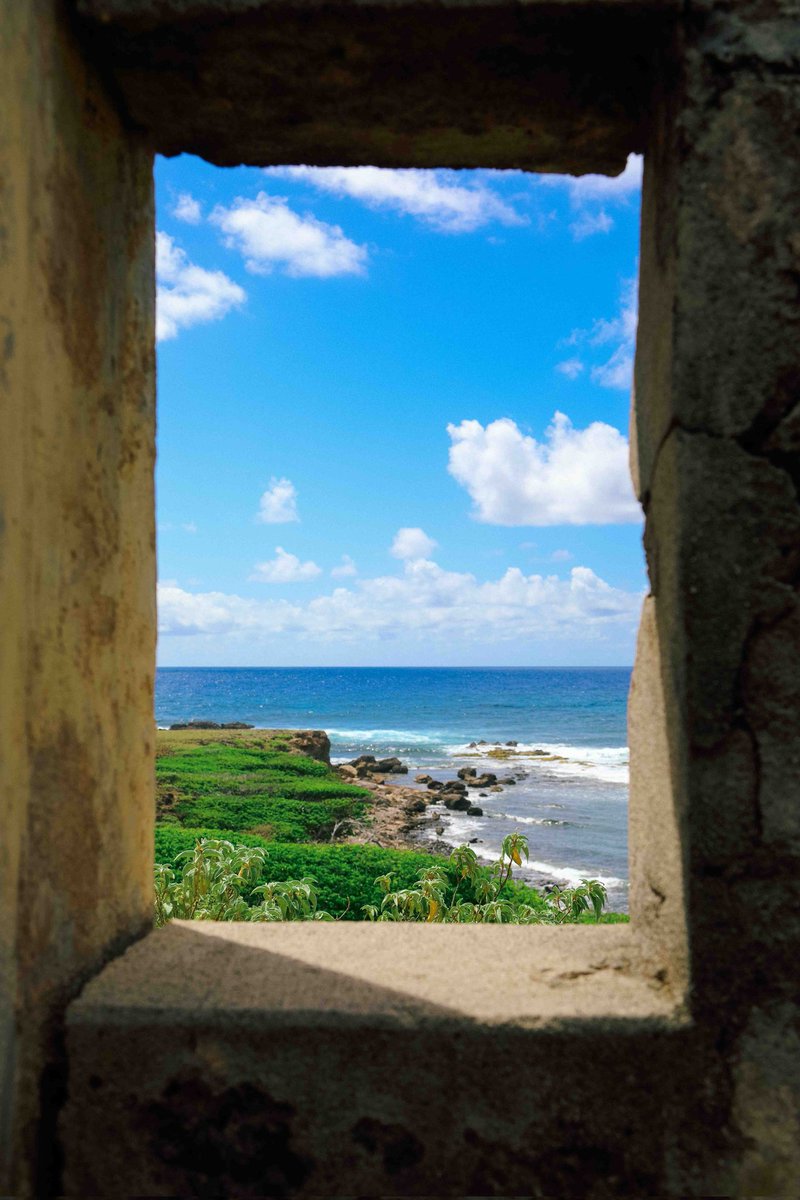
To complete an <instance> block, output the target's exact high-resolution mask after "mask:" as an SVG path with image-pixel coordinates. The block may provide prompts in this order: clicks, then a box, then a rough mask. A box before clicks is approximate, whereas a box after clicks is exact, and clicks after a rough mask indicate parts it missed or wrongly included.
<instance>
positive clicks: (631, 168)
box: [540, 154, 643, 242]
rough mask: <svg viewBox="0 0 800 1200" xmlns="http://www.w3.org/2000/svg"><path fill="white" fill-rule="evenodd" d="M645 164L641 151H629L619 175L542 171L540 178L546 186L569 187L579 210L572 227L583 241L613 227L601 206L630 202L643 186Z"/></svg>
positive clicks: (566, 188)
mask: <svg viewBox="0 0 800 1200" xmlns="http://www.w3.org/2000/svg"><path fill="white" fill-rule="evenodd" d="M642 165H643V160H642V156H641V154H629V155H628V161H627V162H626V164H625V169H624V171H622V172H621V173H620V174H619V175H542V176H540V181H541V183H542V184H543V185H544V186H545V187H551V188H553V187H556V188H563V189H565V190H566V192H567V195H568V197H569V202H570V205H571V207H572V209H573V211H574V212H575V213H576V217H575V220H574V221H573V222H572V224H571V225H570V230H571V231H572V236H573V237H574V238H575V241H576V242H580V241H583V239H584V238H587V237H591V236H592V235H593V234H596V233H609V232H610V231H611V230H612V229H613V227H614V219H613V217H612V216H610V214H609V213H608V212H607V211H606V208H605V207H602V206H603V205H606V206H608V205H613V204H617V205H623V206H624V205H627V204H629V202H630V200H631V199H632V198H633V197H634V196H636V195H637V194H638V192H639V189H640V188H641V186H642ZM597 205H600V206H601V207H599V208H597V207H596V206H597Z"/></svg>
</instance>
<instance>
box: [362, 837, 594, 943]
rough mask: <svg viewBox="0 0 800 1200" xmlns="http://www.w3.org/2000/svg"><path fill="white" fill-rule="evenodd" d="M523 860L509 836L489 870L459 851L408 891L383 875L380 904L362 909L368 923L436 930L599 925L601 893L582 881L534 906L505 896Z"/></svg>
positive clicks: (520, 843)
mask: <svg viewBox="0 0 800 1200" xmlns="http://www.w3.org/2000/svg"><path fill="white" fill-rule="evenodd" d="M523 855H524V856H525V858H526V859H527V857H528V839H527V838H526V837H525V836H524V835H523V834H521V833H511V834H509V835H508V837H506V838H504V839H503V844H502V849H501V851H500V857H499V859H498V860H497V862H495V863H492V865H491V866H488V867H487V866H483V865H482V864H481V863H479V862H478V858H477V855H476V854H475V851H474V850H470V848H469V846H459V847H458V849H457V850H454V851H453V852H452V854H451V855H450V858H449V860H448V862H446V863H440V862H437V863H435V864H434V865H433V866H432V867H427V868H425V869H424V870H422V871H420V872H419V876H418V878H417V881H416V883H415V884H414V886H413V887H406V888H398V887H397V880H396V879H395V878H394V877H393V876H392V875H391V874H388V875H385V876H384V877H383V878H382V879H378V880H376V883H377V884H378V885H379V887H380V888H381V890H382V892H383V899H382V900H381V902H380V904H379V905H377V904H371V905H367V906H366V907H365V910H364V911H365V913H366V916H367V917H368V919H369V920H370V921H426V922H436V923H437V924H448V925H450V924H459V925H464V924H468V925H476V924H509V925H545V924H546V925H561V924H566V923H568V922H569V923H574V922H576V921H577V920H579V919H580V917H581V916H582V915H584V914H586V913H590V912H591V913H593V915H594V919H595V921H599V920H600V916H601V913H602V911H603V907H604V905H605V902H606V889H605V888H604V887H603V885H602V883H600V882H599V881H598V880H597V879H584V880H582V881H581V884H580V886H579V887H576V888H553V889H552V891H550V892H548V893H547V895H545V896H539V895H538V894H536V899H535V901H531V900H527V899H523V898H522V897H521V896H520V894H519V892H518V891H515V892H514V893H512V894H509V890H508V888H509V884H510V882H511V876H512V872H513V870H514V867H515V866H518V867H520V866H522V857H523Z"/></svg>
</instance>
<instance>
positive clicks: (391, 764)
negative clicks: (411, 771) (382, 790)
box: [375, 758, 408, 775]
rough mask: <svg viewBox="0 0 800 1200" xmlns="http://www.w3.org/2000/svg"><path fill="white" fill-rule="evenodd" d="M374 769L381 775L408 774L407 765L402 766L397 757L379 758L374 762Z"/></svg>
mask: <svg viewBox="0 0 800 1200" xmlns="http://www.w3.org/2000/svg"><path fill="white" fill-rule="evenodd" d="M375 770H376V771H380V772H381V774H382V775H407V774H408V767H404V766H403V764H402V763H401V761H400V759H399V758H381V759H379V760H378V762H376V763H375Z"/></svg>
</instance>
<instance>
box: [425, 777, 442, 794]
mask: <svg viewBox="0 0 800 1200" xmlns="http://www.w3.org/2000/svg"><path fill="white" fill-rule="evenodd" d="M443 787H444V784H443V783H442V782H441V781H440V780H438V779H432V780H431V781H430V783H429V784H428V791H429V792H440V791H441V790H442V788H443Z"/></svg>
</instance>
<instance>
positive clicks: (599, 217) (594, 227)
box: [570, 208, 614, 242]
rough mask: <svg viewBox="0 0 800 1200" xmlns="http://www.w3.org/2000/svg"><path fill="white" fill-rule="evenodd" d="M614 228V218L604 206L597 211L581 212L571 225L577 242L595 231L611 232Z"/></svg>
mask: <svg viewBox="0 0 800 1200" xmlns="http://www.w3.org/2000/svg"><path fill="white" fill-rule="evenodd" d="M613 228H614V220H613V218H612V217H610V216H609V215H608V213H607V212H606V210H605V209H604V208H601V209H600V211H599V212H596V213H590V212H582V213H579V214H578V216H577V217H576V219H575V220H574V221H573V222H572V224H571V225H570V230H571V232H572V236H573V237H574V238H575V241H576V242H582V241H583V239H584V238H587V237H591V236H592V234H594V233H610V232H611V230H612V229H613Z"/></svg>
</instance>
